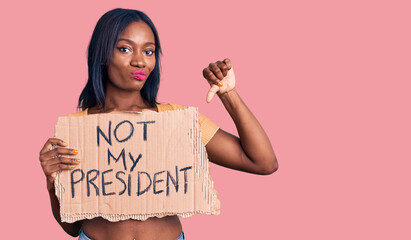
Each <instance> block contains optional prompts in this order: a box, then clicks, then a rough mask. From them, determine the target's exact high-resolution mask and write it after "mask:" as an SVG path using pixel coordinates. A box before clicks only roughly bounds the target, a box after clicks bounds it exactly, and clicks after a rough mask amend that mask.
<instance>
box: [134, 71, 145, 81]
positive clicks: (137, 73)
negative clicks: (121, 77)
mask: <svg viewBox="0 0 411 240" xmlns="http://www.w3.org/2000/svg"><path fill="white" fill-rule="evenodd" d="M131 74H132V75H133V77H134V78H135V79H137V80H140V81H142V80H144V79H146V76H147V73H146V72H145V71H143V70H136V71H134V72H132V73H131Z"/></svg>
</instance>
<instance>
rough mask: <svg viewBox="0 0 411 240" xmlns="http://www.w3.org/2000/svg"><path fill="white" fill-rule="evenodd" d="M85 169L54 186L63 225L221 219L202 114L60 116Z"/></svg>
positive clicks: (60, 128) (58, 132) (62, 134)
mask: <svg viewBox="0 0 411 240" xmlns="http://www.w3.org/2000/svg"><path fill="white" fill-rule="evenodd" d="M55 137H57V138H60V139H62V140H64V141H66V142H67V143H68V146H69V148H73V149H77V150H78V151H79V153H78V155H77V156H76V158H79V159H81V163H80V164H79V165H78V166H77V167H76V168H75V169H73V170H67V171H61V172H59V173H58V174H57V176H56V180H55V187H56V196H57V198H58V199H59V202H60V215H61V220H62V221H63V222H69V223H72V222H75V221H78V220H82V219H86V218H87V219H90V218H95V217H103V218H105V219H107V220H109V221H120V220H125V219H136V220H146V219H147V218H149V217H163V216H166V215H178V216H181V217H189V216H192V215H194V214H198V213H206V214H219V212H220V201H219V199H218V196H217V192H216V191H215V189H214V184H213V181H212V179H211V176H210V174H209V163H208V158H207V153H206V150H205V147H204V145H203V144H202V142H201V137H200V126H199V118H198V110H197V108H192V107H190V108H187V109H185V110H176V111H167V112H162V113H157V112H154V111H144V112H142V113H125V112H114V113H106V114H92V115H87V116H73V117H60V118H59V119H58V121H57V124H56V127H55Z"/></svg>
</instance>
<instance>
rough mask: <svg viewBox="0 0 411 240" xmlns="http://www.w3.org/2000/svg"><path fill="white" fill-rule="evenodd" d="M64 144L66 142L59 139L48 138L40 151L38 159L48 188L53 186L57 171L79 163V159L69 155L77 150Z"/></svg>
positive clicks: (71, 167)
mask: <svg viewBox="0 0 411 240" xmlns="http://www.w3.org/2000/svg"><path fill="white" fill-rule="evenodd" d="M66 146H67V143H65V142H64V141H63V140H61V139H58V138H49V139H48V140H47V142H46V143H45V144H44V146H43V148H42V149H41V151H40V157H39V159H40V163H41V167H42V168H43V172H44V174H45V175H46V177H47V189H48V190H51V189H53V188H54V179H55V178H56V174H57V171H59V170H69V169H74V168H75V167H76V165H77V164H79V163H80V159H76V158H70V157H69V156H74V155H76V154H77V153H78V152H77V150H75V149H69V148H66ZM62 155H64V156H62Z"/></svg>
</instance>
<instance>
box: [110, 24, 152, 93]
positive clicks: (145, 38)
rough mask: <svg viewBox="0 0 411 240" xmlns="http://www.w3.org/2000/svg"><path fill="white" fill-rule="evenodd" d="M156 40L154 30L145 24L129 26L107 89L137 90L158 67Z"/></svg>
mask: <svg viewBox="0 0 411 240" xmlns="http://www.w3.org/2000/svg"><path fill="white" fill-rule="evenodd" d="M154 53H155V40H154V34H153V32H152V31H151V28H150V27H149V26H148V25H147V24H146V23H145V22H143V21H139V22H132V23H130V24H129V25H128V26H127V27H126V29H125V30H124V32H123V33H122V34H121V35H120V37H119V39H118V41H117V44H116V47H115V49H114V54H113V58H112V59H111V61H110V63H109V65H108V68H107V72H108V77H109V80H108V82H107V89H110V88H117V89H121V90H126V91H136V90H138V91H139V90H141V88H143V86H144V83H145V81H146V80H147V78H148V76H149V75H150V73H151V71H153V69H154V67H155V64H156V57H155V54H154Z"/></svg>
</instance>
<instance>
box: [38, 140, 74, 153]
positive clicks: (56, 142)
mask: <svg viewBox="0 0 411 240" xmlns="http://www.w3.org/2000/svg"><path fill="white" fill-rule="evenodd" d="M53 145H57V146H61V147H66V146H67V143H66V142H65V141H63V140H61V139H58V138H49V139H48V140H47V142H46V143H45V144H44V146H43V148H42V149H41V150H40V154H43V153H45V152H47V151H49V150H50V148H51V147H52V146H53Z"/></svg>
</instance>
